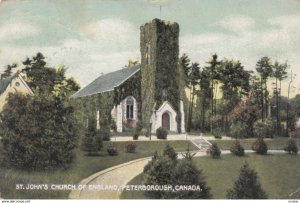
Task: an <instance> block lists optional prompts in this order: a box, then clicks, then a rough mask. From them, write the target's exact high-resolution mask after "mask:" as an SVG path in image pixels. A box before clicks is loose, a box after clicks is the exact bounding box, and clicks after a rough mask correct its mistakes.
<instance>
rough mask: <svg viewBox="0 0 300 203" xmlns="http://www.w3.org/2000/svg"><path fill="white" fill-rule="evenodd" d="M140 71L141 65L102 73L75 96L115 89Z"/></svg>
mask: <svg viewBox="0 0 300 203" xmlns="http://www.w3.org/2000/svg"><path fill="white" fill-rule="evenodd" d="M139 71H140V66H134V67H130V68H123V69H121V70H118V71H115V72H111V73H107V74H105V75H101V76H100V77H98V78H97V79H96V80H94V81H93V82H91V83H90V84H88V85H87V86H86V87H84V88H82V89H81V90H79V91H78V92H76V93H75V94H74V95H73V97H74V98H78V97H85V96H90V95H94V94H99V93H103V92H109V91H112V90H114V88H115V87H118V86H120V85H121V84H123V83H124V82H125V81H126V80H128V79H129V78H131V76H133V75H134V74H136V73H137V72H139Z"/></svg>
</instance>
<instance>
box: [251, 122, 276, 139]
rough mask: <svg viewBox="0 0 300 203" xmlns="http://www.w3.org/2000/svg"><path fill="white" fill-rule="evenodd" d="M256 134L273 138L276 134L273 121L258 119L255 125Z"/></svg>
mask: <svg viewBox="0 0 300 203" xmlns="http://www.w3.org/2000/svg"><path fill="white" fill-rule="evenodd" d="M253 131H254V135H255V136H256V137H263V138H272V137H273V135H274V133H275V132H274V126H273V122H272V121H271V120H269V119H266V120H264V121H262V120H258V121H256V122H255V123H254V126H253Z"/></svg>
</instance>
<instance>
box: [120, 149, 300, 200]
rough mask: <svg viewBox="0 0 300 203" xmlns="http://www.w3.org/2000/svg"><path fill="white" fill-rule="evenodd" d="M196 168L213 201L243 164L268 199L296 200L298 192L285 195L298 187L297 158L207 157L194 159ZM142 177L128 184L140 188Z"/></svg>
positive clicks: (134, 195)
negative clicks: (201, 174)
mask: <svg viewBox="0 0 300 203" xmlns="http://www.w3.org/2000/svg"><path fill="white" fill-rule="evenodd" d="M194 161H195V163H196V165H197V166H198V167H199V168H200V169H202V170H203V174H204V175H205V176H206V181H207V184H208V185H209V186H210V187H211V192H212V194H213V198H216V199H224V198H225V197H226V190H227V189H229V188H231V187H232V186H233V183H234V181H235V180H236V179H237V177H238V174H239V169H240V167H241V166H242V164H243V163H244V162H245V161H247V162H248V163H249V165H250V167H251V168H254V169H255V170H256V172H257V173H258V175H259V177H260V178H259V180H260V182H261V184H262V187H263V189H264V190H265V191H266V192H267V194H268V197H269V198H270V199H291V198H296V199H299V198H300V192H298V193H296V194H295V195H293V196H291V197H289V194H291V193H292V192H294V191H296V190H297V189H298V188H299V187H300V170H299V169H300V155H288V154H281V155H265V156H262V155H256V154H251V155H247V156H245V157H236V156H233V155H224V156H222V158H221V159H211V158H210V157H198V158H194ZM142 179H143V176H142V175H139V176H137V177H136V178H135V179H133V180H132V181H131V182H130V183H129V184H132V185H135V184H141V182H142ZM122 198H123V199H143V198H145V197H144V196H143V193H142V192H123V194H122Z"/></svg>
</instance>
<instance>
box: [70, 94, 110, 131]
mask: <svg viewBox="0 0 300 203" xmlns="http://www.w3.org/2000/svg"><path fill="white" fill-rule="evenodd" d="M74 102H75V106H76V111H77V115H79V119H80V120H81V122H82V124H83V125H84V126H85V125H86V120H87V119H88V120H91V119H97V111H99V125H100V128H111V126H112V124H113V121H112V117H111V110H112V109H113V107H114V92H113V91H111V92H104V93H101V94H95V95H91V96H86V97H80V98H76V99H74Z"/></svg>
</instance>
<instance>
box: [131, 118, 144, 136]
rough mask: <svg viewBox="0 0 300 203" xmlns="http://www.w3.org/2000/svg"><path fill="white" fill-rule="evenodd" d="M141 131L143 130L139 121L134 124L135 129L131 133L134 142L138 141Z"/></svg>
mask: <svg viewBox="0 0 300 203" xmlns="http://www.w3.org/2000/svg"><path fill="white" fill-rule="evenodd" d="M142 129H143V124H142V122H141V121H138V122H137V123H136V128H135V130H134V132H133V139H134V140H138V139H139V135H140V133H141V131H142Z"/></svg>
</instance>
